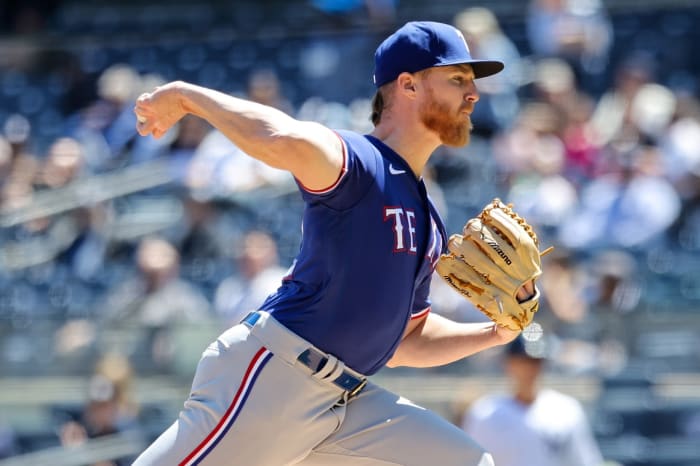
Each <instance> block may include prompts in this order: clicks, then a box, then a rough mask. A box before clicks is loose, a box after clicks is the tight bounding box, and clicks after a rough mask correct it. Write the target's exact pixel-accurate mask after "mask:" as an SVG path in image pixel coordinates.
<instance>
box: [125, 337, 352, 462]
mask: <svg viewBox="0 0 700 466" xmlns="http://www.w3.org/2000/svg"><path fill="white" fill-rule="evenodd" d="M337 399H338V394H337V391H336V390H331V389H329V388H328V386H325V385H321V384H319V383H318V382H317V381H316V380H313V379H312V378H311V377H310V376H309V375H307V374H305V373H302V372H301V371H299V369H298V368H295V367H292V366H290V365H289V364H288V363H287V362H285V361H283V360H282V359H281V358H279V357H276V356H275V355H273V353H272V352H271V351H270V350H268V349H267V348H266V347H265V346H264V345H263V344H262V343H261V342H260V341H259V340H258V339H257V338H256V337H255V336H253V335H251V334H250V332H249V330H248V328H247V327H245V326H240V325H239V326H236V327H233V328H232V329H230V330H229V331H227V332H225V333H224V334H223V335H221V336H220V337H219V339H218V340H217V341H216V342H215V343H214V344H212V345H210V346H209V348H207V350H206V351H205V352H204V355H203V357H202V359H201V360H200V362H199V365H198V367H197V372H196V374H195V377H194V381H193V384H192V393H191V394H190V397H189V399H188V400H187V402H186V403H185V408H184V409H183V410H182V412H181V413H180V416H179V418H178V420H177V421H176V422H175V423H174V424H173V425H172V426H171V427H170V428H169V429H168V430H167V431H166V432H165V433H163V435H161V436H160V437H159V438H158V439H157V440H156V441H155V442H154V443H153V444H152V445H151V446H150V447H149V448H148V449H147V450H146V451H145V452H143V454H142V455H141V456H139V458H138V459H137V460H136V462H135V463H134V465H135V466H166V465H167V466H174V465H178V466H191V465H192V466H194V465H201V466H238V465H240V466H269V465H272V464H277V465H284V464H290V463H293V462H295V461H296V460H298V458H301V457H304V456H306V455H307V454H308V452H309V451H310V450H311V448H313V446H315V445H316V444H317V443H319V442H320V441H321V440H322V439H323V438H325V437H327V436H328V435H329V433H331V432H332V431H333V430H334V429H335V428H336V427H337V425H338V422H339V421H338V417H337V415H336V414H335V413H334V412H333V410H331V409H330V408H331V407H332V406H333V405H334V404H335V402H336V401H337Z"/></svg>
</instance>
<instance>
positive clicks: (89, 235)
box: [55, 203, 112, 283]
mask: <svg viewBox="0 0 700 466" xmlns="http://www.w3.org/2000/svg"><path fill="white" fill-rule="evenodd" d="M111 213H112V212H111V209H110V208H109V206H108V205H107V204H104V203H100V204H94V205H85V206H80V207H78V208H76V209H73V210H72V211H71V212H70V213H69V214H67V215H65V216H63V218H64V222H65V228H64V229H63V233H64V235H65V236H66V237H67V241H62V242H61V243H62V244H65V248H64V249H62V250H61V251H60V252H59V253H58V255H57V256H56V258H55V261H56V263H57V264H64V265H66V266H67V267H68V269H69V270H70V273H71V275H73V276H75V277H77V278H79V279H81V280H83V281H85V282H91V283H97V282H98V281H99V278H98V277H99V275H100V273H101V272H103V268H104V266H105V260H106V259H107V255H108V253H109V247H110V236H109V232H108V231H107V228H108V227H109V217H110V215H111Z"/></svg>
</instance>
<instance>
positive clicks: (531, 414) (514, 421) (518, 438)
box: [462, 334, 603, 466]
mask: <svg viewBox="0 0 700 466" xmlns="http://www.w3.org/2000/svg"><path fill="white" fill-rule="evenodd" d="M526 336H528V335H526V334H523V335H521V336H519V337H518V338H516V339H515V340H513V341H512V342H511V343H509V344H508V346H507V347H506V348H505V354H504V360H503V368H504V371H505V374H506V376H507V378H508V380H509V382H510V389H511V391H510V393H509V394H505V395H500V394H490V395H487V396H485V397H483V398H480V399H477V400H476V401H475V402H474V403H473V405H472V406H471V407H470V408H469V409H468V411H467V412H466V413H465V416H464V420H463V426H462V427H463V428H464V430H465V431H466V432H467V433H469V435H471V436H472V437H474V439H476V440H477V441H478V442H479V443H481V444H482V445H484V447H485V448H487V449H488V450H489V451H490V452H491V453H492V455H493V459H494V461H495V463H496V464H497V465H498V466H532V465H535V464H536V465H537V466H601V465H602V464H603V457H602V456H601V453H600V450H599V449H598V445H597V444H596V441H595V439H594V437H593V433H592V430H591V426H590V425H589V423H588V419H587V417H586V413H585V411H584V410H583V407H582V406H581V404H580V402H579V401H578V400H576V399H575V398H573V397H571V396H568V395H566V394H564V393H561V392H558V391H555V390H552V389H549V388H542V387H541V386H540V376H541V375H542V371H543V369H544V364H545V361H546V359H547V352H548V351H550V350H551V349H550V348H548V347H547V344H546V340H545V338H544V337H540V338H539V339H537V340H533V341H529V340H527V339H526V338H525V337H526Z"/></svg>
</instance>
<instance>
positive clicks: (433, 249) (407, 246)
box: [384, 206, 442, 268]
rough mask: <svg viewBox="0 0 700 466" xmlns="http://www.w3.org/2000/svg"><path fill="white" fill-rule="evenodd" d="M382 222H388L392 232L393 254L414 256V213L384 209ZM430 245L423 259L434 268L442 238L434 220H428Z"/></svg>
mask: <svg viewBox="0 0 700 466" xmlns="http://www.w3.org/2000/svg"><path fill="white" fill-rule="evenodd" d="M384 221H385V222H389V223H390V225H392V228H393V230H394V252H408V253H409V254H416V252H417V251H418V245H417V244H416V213H415V211H414V210H413V209H404V208H402V207H394V206H391V207H384ZM430 229H431V232H430V244H429V245H428V248H427V249H426V251H425V257H426V259H428V260H429V261H430V264H431V266H432V267H433V268H434V267H435V264H437V260H438V258H439V257H440V252H441V250H442V236H441V235H440V229H439V228H438V226H437V223H435V220H434V219H433V218H432V217H431V218H430Z"/></svg>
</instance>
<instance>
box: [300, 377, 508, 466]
mask: <svg viewBox="0 0 700 466" xmlns="http://www.w3.org/2000/svg"><path fill="white" fill-rule="evenodd" d="M298 464H299V465H303V466H322V465H329V464H333V465H340V466H390V465H394V466H396V465H401V466H430V465H440V466H493V464H494V463H493V459H492V458H491V455H489V454H488V453H486V452H485V451H484V450H483V449H482V448H481V447H480V446H479V445H477V444H476V442H474V441H473V440H472V439H471V438H470V437H469V436H468V435H466V434H465V433H464V432H463V431H462V430H461V429H459V428H458V427H456V426H454V425H453V424H451V423H450V422H448V421H447V420H445V419H443V418H442V417H440V416H439V415H437V414H436V413H434V412H431V411H429V410H426V409H424V408H422V407H420V406H417V405H415V404H413V403H411V402H410V401H408V400H406V399H404V398H401V397H399V396H397V395H395V394H393V393H391V392H389V391H387V390H385V389H383V388H380V387H378V386H376V385H374V384H369V385H368V386H367V387H366V389H365V390H364V391H363V392H362V393H361V394H360V395H359V396H358V397H357V398H356V399H354V400H352V401H351V402H350V403H349V405H348V406H346V407H345V414H344V419H343V421H342V424H341V426H340V428H339V429H338V431H336V432H335V433H334V434H333V435H331V436H330V437H329V438H328V439H326V440H325V441H324V442H322V443H321V444H320V445H319V446H318V447H317V448H314V449H313V451H312V453H311V454H310V455H309V456H307V457H306V458H305V459H304V460H303V461H302V462H300V463H298Z"/></svg>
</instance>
